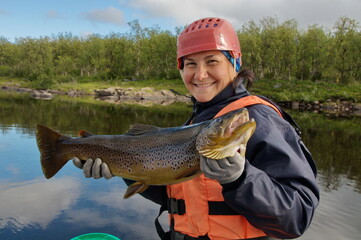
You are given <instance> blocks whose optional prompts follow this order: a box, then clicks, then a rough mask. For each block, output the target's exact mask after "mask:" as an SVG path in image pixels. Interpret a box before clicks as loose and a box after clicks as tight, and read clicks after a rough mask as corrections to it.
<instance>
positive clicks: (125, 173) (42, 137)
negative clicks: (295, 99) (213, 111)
mask: <svg viewBox="0 0 361 240" xmlns="http://www.w3.org/2000/svg"><path fill="white" fill-rule="evenodd" d="M255 128H256V123H255V121H254V120H253V119H249V116H248V111H247V110H246V109H245V108H244V109H239V110H236V111H233V112H230V113H227V114H225V115H223V116H221V117H218V118H215V119H212V120H209V121H205V122H202V123H198V124H193V125H189V126H182V127H171V128H159V127H156V126H149V125H134V126H132V127H131V128H130V130H128V132H126V133H125V134H124V135H93V134H91V133H89V132H86V131H84V130H81V131H79V133H78V135H79V137H78V138H71V137H67V136H64V135H62V134H60V133H58V132H55V131H53V130H51V129H50V128H48V127H46V126H44V125H37V133H36V139H37V144H38V148H39V150H40V153H41V156H40V158H41V166H42V169H43V173H44V175H45V177H46V178H51V177H53V176H54V175H55V174H56V173H57V172H58V171H59V170H60V169H61V168H62V167H63V166H64V165H65V164H66V163H67V162H68V161H69V160H70V159H72V158H74V157H78V158H80V159H82V160H86V159H88V158H93V159H95V158H101V159H102V161H103V162H105V163H107V164H108V166H109V169H110V171H111V173H112V174H113V175H115V176H119V177H123V178H127V179H131V180H134V181H135V183H134V184H132V185H130V186H129V188H128V189H127V191H126V193H125V195H124V198H128V197H130V196H132V195H133V194H135V193H140V192H142V191H144V190H146V189H147V188H148V186H149V185H169V184H174V183H179V182H183V181H186V180H189V179H191V178H193V177H195V176H197V175H199V174H201V170H200V163H199V161H200V156H201V155H203V156H205V157H207V158H212V159H221V158H225V157H229V156H233V155H234V154H235V153H236V152H237V151H238V150H240V153H241V154H242V155H243V156H244V155H245V150H246V144H247V141H248V139H249V138H250V137H251V136H252V134H253V132H254V130H255Z"/></svg>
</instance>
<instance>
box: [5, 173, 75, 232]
mask: <svg viewBox="0 0 361 240" xmlns="http://www.w3.org/2000/svg"><path fill="white" fill-rule="evenodd" d="M79 196H80V183H79V182H78V181H77V180H75V179H73V178H69V177H67V178H58V179H56V180H55V179H54V180H31V181H25V182H20V183H5V182H0V216H1V218H0V230H1V229H2V228H6V227H7V226H8V225H15V226H16V229H17V230H20V229H22V228H25V227H31V226H40V227H41V228H46V227H47V225H48V224H49V223H50V222H51V221H52V220H54V219H55V218H56V217H57V216H58V215H59V214H60V213H61V211H63V210H66V209H68V208H69V207H71V206H72V205H73V204H75V202H76V201H77V199H78V198H79Z"/></svg>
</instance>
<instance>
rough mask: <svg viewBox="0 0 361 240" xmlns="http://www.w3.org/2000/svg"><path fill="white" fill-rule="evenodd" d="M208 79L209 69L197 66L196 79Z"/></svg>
mask: <svg viewBox="0 0 361 240" xmlns="http://www.w3.org/2000/svg"><path fill="white" fill-rule="evenodd" d="M207 77H208V71H207V68H206V67H204V66H202V65H199V66H197V68H196V72H195V74H194V78H195V79H196V80H203V79H205V78H207Z"/></svg>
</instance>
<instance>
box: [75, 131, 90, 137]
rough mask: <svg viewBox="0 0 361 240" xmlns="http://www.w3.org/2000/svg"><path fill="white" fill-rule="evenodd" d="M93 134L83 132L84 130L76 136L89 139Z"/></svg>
mask: <svg viewBox="0 0 361 240" xmlns="http://www.w3.org/2000/svg"><path fill="white" fill-rule="evenodd" d="M93 135H94V134H92V133H91V132H88V131H85V130H80V131H79V132H78V136H79V137H90V136H93Z"/></svg>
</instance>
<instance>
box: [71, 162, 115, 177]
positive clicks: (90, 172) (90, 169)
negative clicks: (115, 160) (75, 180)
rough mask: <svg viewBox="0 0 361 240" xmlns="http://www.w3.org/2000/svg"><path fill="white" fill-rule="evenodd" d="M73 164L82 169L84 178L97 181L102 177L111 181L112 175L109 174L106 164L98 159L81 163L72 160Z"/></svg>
mask: <svg viewBox="0 0 361 240" xmlns="http://www.w3.org/2000/svg"><path fill="white" fill-rule="evenodd" d="M73 164H74V165H75V166H76V167H78V168H80V169H83V173H84V176H85V177H86V178H94V179H99V178H102V177H104V178H105V179H111V178H112V177H114V175H113V174H112V173H111V172H110V170H109V167H108V164H106V163H105V162H103V161H102V160H101V159H100V158H96V159H95V160H93V159H92V158H89V159H88V160H86V161H85V163H83V162H82V161H81V160H80V159H79V158H77V157H74V158H73Z"/></svg>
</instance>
